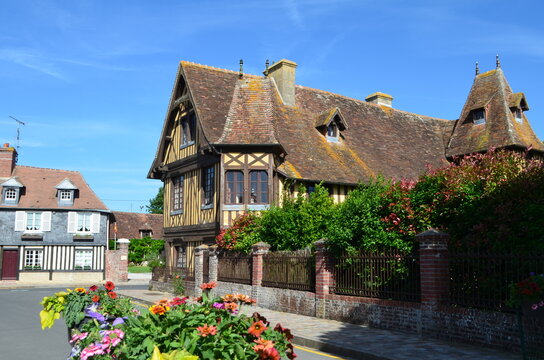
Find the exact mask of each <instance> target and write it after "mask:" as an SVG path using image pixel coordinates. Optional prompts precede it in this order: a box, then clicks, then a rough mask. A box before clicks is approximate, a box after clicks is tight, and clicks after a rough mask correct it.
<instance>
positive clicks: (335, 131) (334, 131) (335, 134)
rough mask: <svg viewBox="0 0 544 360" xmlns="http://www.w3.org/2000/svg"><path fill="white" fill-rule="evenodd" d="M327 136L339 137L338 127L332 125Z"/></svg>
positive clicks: (328, 128)
mask: <svg viewBox="0 0 544 360" xmlns="http://www.w3.org/2000/svg"><path fill="white" fill-rule="evenodd" d="M327 136H329V137H338V127H337V126H336V124H335V123H334V122H332V123H330V124H329V126H327Z"/></svg>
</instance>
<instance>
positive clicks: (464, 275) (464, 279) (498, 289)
mask: <svg viewBox="0 0 544 360" xmlns="http://www.w3.org/2000/svg"><path fill="white" fill-rule="evenodd" d="M449 261H450V278H451V281H450V301H451V304H452V305H456V306H461V307H468V308H478V309H484V310H493V311H501V312H514V311H515V310H516V309H515V308H513V307H512V306H511V305H510V304H509V300H510V286H511V285H512V284H514V283H517V282H519V281H521V280H523V279H525V278H527V277H529V276H530V274H531V273H536V274H541V273H544V255H515V254H511V253H491V252H484V251H476V250H475V251H471V252H457V251H455V250H453V249H450V254H449Z"/></svg>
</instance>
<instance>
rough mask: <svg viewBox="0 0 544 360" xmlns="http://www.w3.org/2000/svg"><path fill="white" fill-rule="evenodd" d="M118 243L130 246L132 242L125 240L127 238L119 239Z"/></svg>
mask: <svg viewBox="0 0 544 360" xmlns="http://www.w3.org/2000/svg"><path fill="white" fill-rule="evenodd" d="M117 243H118V244H130V240H129V239H125V238H121V239H117Z"/></svg>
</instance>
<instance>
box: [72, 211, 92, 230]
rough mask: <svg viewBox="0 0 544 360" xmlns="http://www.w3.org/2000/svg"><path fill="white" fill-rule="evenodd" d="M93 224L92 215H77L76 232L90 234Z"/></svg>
mask: <svg viewBox="0 0 544 360" xmlns="http://www.w3.org/2000/svg"><path fill="white" fill-rule="evenodd" d="M91 223H92V213H79V212H78V213H77V217H76V232H77V233H82V234H90V233H91V232H92V231H91Z"/></svg>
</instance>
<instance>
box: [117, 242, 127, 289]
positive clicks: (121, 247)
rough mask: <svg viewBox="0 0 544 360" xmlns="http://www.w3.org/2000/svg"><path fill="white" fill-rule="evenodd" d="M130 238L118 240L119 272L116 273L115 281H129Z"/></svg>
mask: <svg viewBox="0 0 544 360" xmlns="http://www.w3.org/2000/svg"><path fill="white" fill-rule="evenodd" d="M129 244H130V240H129V239H118V240H117V252H118V253H117V254H118V256H119V258H118V259H119V262H118V265H117V274H116V275H114V277H115V278H116V280H115V281H121V282H127V281H128V245H129Z"/></svg>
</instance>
